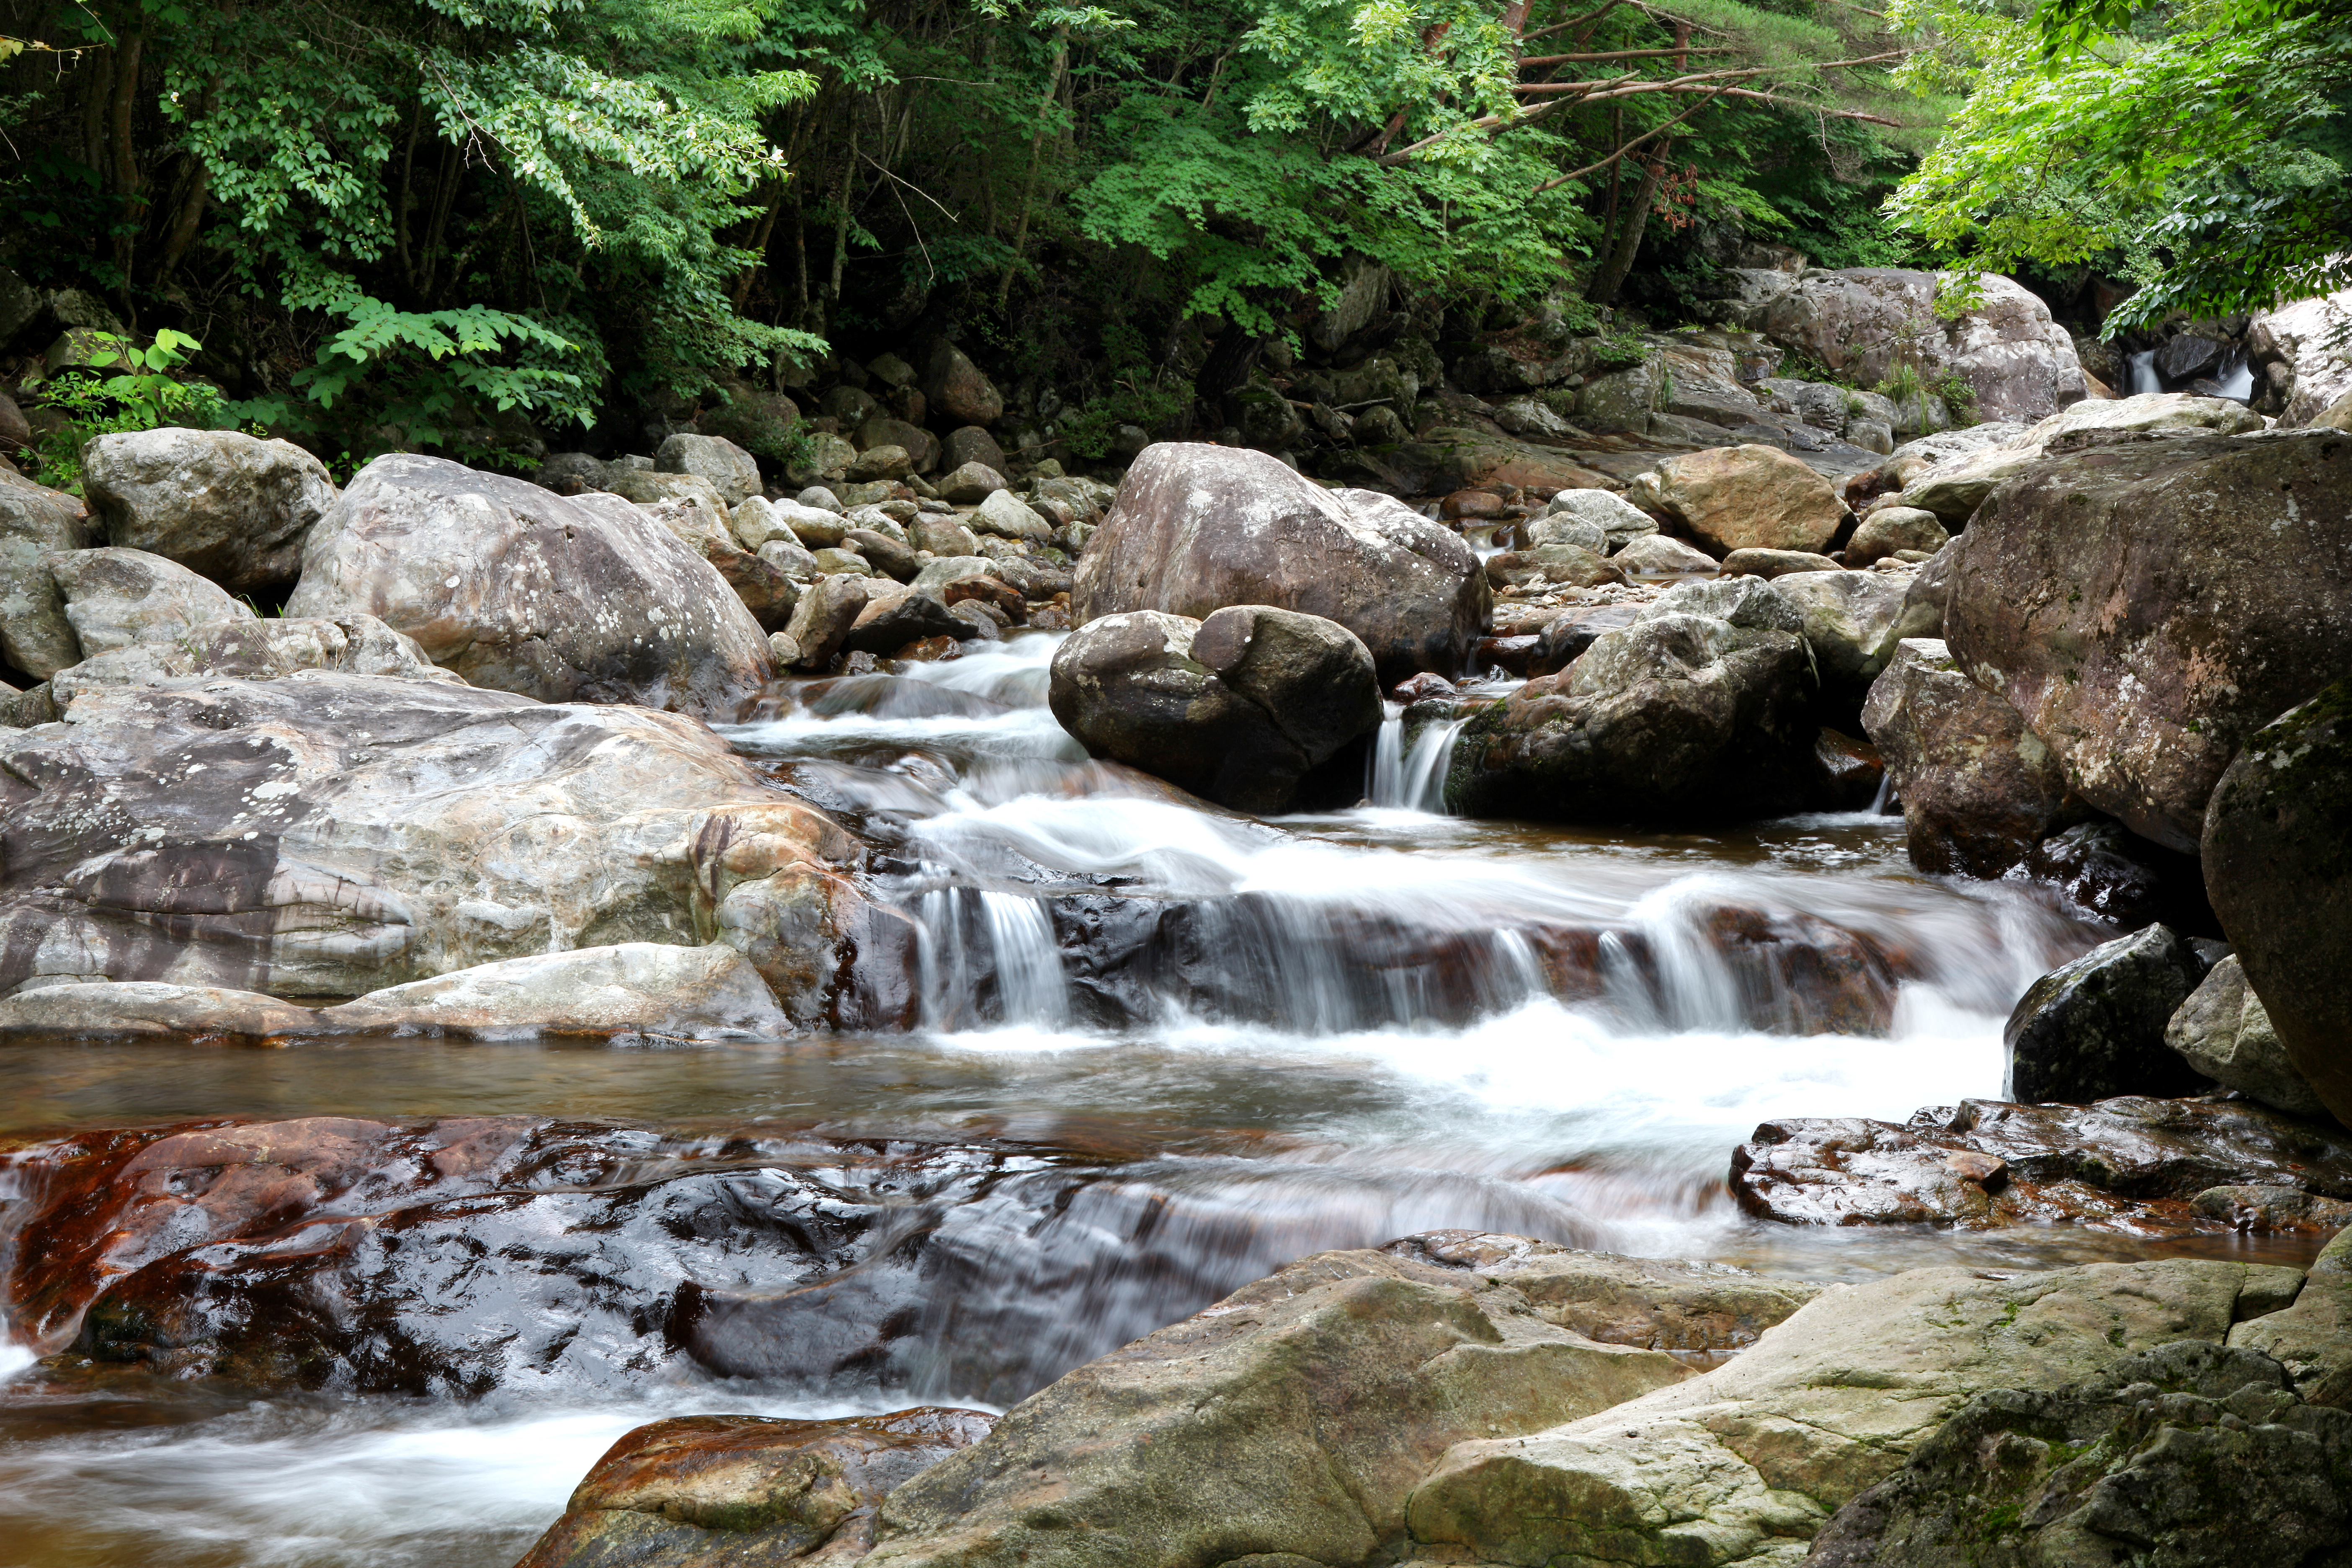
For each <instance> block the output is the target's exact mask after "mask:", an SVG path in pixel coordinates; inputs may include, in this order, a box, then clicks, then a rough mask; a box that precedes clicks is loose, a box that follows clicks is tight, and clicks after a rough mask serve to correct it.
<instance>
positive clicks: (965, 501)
mask: <svg viewBox="0 0 2352 1568" xmlns="http://www.w3.org/2000/svg"><path fill="white" fill-rule="evenodd" d="M1004 487H1005V479H1004V470H1003V469H1002V468H992V467H991V466H990V465H988V464H986V463H982V462H978V461H973V462H967V463H960V464H958V465H957V466H956V467H955V468H952V469H950V470H949V472H948V474H947V475H946V477H945V478H943V479H940V482H939V485H938V487H937V488H938V489H939V492H940V500H946V501H952V502H954V503H955V504H956V505H958V506H977V505H979V504H980V503H981V502H982V501H984V500H987V499H988V498H989V497H991V496H992V495H994V494H996V493H997V492H998V491H1000V490H1003V489H1004ZM1008 493H1009V492H1008ZM937 521H941V522H946V521H949V520H947V519H944V518H942V519H939V520H937Z"/></svg>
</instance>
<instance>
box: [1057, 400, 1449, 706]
mask: <svg viewBox="0 0 2352 1568" xmlns="http://www.w3.org/2000/svg"><path fill="white" fill-rule="evenodd" d="M1491 603H1492V595H1491V594H1490V592H1489V590H1488V588H1487V585H1486V574H1485V572H1484V571H1483V570H1481V568H1480V564H1479V561H1478V557H1477V556H1476V554H1475V553H1474V552H1472V550H1471V549H1470V547H1469V546H1468V545H1467V544H1465V543H1464V542H1462V539H1461V536H1460V535H1458V534H1456V533H1454V531H1451V530H1450V529H1447V528H1444V527H1443V526H1442V525H1440V524H1438V523H1434V522H1432V521H1429V520H1428V519H1427V518H1424V517H1423V516H1422V515H1421V514H1420V513H1419V512H1416V511H1414V510H1412V509H1411V508H1410V507H1407V506H1406V505H1405V504H1404V503H1403V502H1402V501H1400V500H1395V499H1394V498H1393V497H1391V496H1384V495H1379V494H1375V493H1373V492H1371V491H1369V490H1346V489H1342V490H1327V489H1323V488H1322V487H1321V486H1319V485H1317V484H1315V483H1314V482H1313V481H1311V480H1309V479H1303V478H1301V477H1300V476H1299V475H1298V474H1297V473H1296V472H1295V471H1293V470H1292V469H1290V468H1286V467H1284V466H1283V465H1282V464H1281V463H1279V462H1276V460H1275V459H1274V458H1270V457H1268V456H1266V455H1265V453H1263V452H1252V451H1244V450H1238V449H1234V448H1231V447H1210V446H1203V445H1199V444H1195V443H1184V442H1161V443H1160V444H1159V445H1156V446H1153V447H1147V448H1146V449H1145V450H1144V452H1143V454H1142V456H1140V457H1139V458H1137V459H1136V460H1135V464H1134V466H1133V467H1132V468H1129V469H1128V473H1127V479H1126V482H1125V483H1123V484H1122V485H1120V487H1119V491H1118V504H1117V505H1116V506H1114V507H1113V508H1112V509H1111V512H1110V515H1109V516H1108V517H1107V518H1106V519H1104V521H1103V524H1102V527H1101V529H1100V531H1097V533H1096V534H1095V536H1094V537H1093V538H1092V539H1091V540H1089V541H1088V542H1087V550H1086V554H1085V556H1084V557H1083V558H1082V559H1081V560H1080V561H1079V563H1078V569H1077V575H1076V585H1075V586H1074V587H1073V589H1072V590H1071V606H1072V609H1073V610H1074V611H1075V613H1076V615H1077V616H1078V618H1079V619H1080V621H1081V622H1084V621H1091V620H1095V619H1097V618H1099V617H1101V616H1112V615H1119V614H1123V613H1126V612H1129V611H1135V610H1152V611H1161V612H1165V613H1167V614H1170V615H1175V616H1186V617H1190V618H1194V619H1205V618H1206V617H1207V616H1210V615H1212V614H1213V613H1214V612H1215V611H1218V610H1221V609H1223V608H1225V607H1227V606H1228V605H1270V606H1273V607H1275V608H1277V609H1285V610H1295V611H1297V612H1299V613H1301V614H1305V615H1310V616H1321V617H1322V618H1324V619H1326V620H1330V621H1336V622H1338V623H1339V625H1340V626H1345V627H1347V628H1348V630H1349V631H1350V632H1353V633H1354V634H1355V635H1356V637H1358V638H1359V639H1360V640H1361V641H1362V643H1363V644H1364V646H1365V647H1368V648H1370V650H1371V654H1372V659H1373V662H1374V664H1375V665H1377V666H1378V668H1379V672H1380V679H1381V682H1382V684H1383V685H1393V684H1395V683H1396V682H1397V681H1400V680H1402V679H1405V678H1406V677H1407V676H1410V675H1412V674H1413V673H1415V672H1416V671H1419V670H1423V669H1429V670H1434V671H1436V672H1437V673H1438V674H1440V675H1444V676H1453V675H1455V674H1458V673H1459V672H1460V671H1461V670H1462V669H1463V668H1464V667H1465V664H1466V663H1467V661H1468V659H1469V657H1470V650H1471V647H1473V645H1475V643H1476V641H1477V639H1478V637H1479V636H1480V634H1481V632H1482V631H1483V630H1484V628H1485V625H1486V616H1487V612H1488V609H1489V607H1490V605H1491Z"/></svg>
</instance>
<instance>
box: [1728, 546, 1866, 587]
mask: <svg viewBox="0 0 2352 1568" xmlns="http://www.w3.org/2000/svg"><path fill="white" fill-rule="evenodd" d="M1838 569H1839V568H1838V563H1836V562H1834V561H1832V560H1831V559H1830V558H1829V557H1828V556H1826V555H1815V554H1814V553H1812V552H1811V551H1808V550H1758V549H1755V548H1752V547H1750V548H1748V549H1744V550H1735V551H1733V552H1731V553H1730V554H1728V555H1727V556H1725V557H1724V558H1723V574H1724V575H1725V576H1727V577H1761V578H1764V579H1765V580H1766V581H1768V582H1769V581H1770V580H1771V579H1772V578H1775V577H1786V576H1788V575H1790V574H1792V573H1797V572H1835V571H1837V570H1838Z"/></svg>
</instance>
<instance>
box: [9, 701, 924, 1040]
mask: <svg viewBox="0 0 2352 1568" xmlns="http://www.w3.org/2000/svg"><path fill="white" fill-rule="evenodd" d="M92 801H103V802H105V803H106V809H105V810H103V811H100V812H93V811H91V809H90V804H89V803H91V802H92ZM0 813H5V816H6V818H7V820H8V823H9V834H10V837H9V843H10V852H9V857H8V861H7V864H6V867H5V872H0V991H5V990H6V989H8V988H12V987H14V986H16V985H17V984H20V983H22V982H25V981H27V980H34V979H38V978H41V977H44V976H67V977H72V978H85V979H86V978H93V977H98V976H103V977H104V978H106V979H109V980H118V981H164V982H169V983H172V984H186V985H205V986H218V987H223V988H226V989H232V990H238V991H255V992H262V993H266V994H275V995H280V996H353V995H359V994H364V993H368V992H373V991H377V990H380V989H382V988H383V987H385V986H388V985H395V984H404V983H405V982H408V981H412V980H421V979H426V978H429V977H431V976H434V975H438V974H446V973H449V972H451V971H455V970H463V969H469V968H472V967H473V966H475V965H477V964H481V963H495V962H497V961H499V960H502V959H509V958H520V957H523V956H526V955H530V954H538V953H548V952H565V951H567V950H570V949H574V948H583V947H602V946H608V945H610V944H614V943H620V942H672V943H677V942H686V943H692V942H696V941H698V940H701V939H700V938H698V935H697V933H698V932H715V933H716V934H717V935H718V937H719V940H721V941H724V942H728V943H729V944H730V945H731V946H734V947H736V948H737V949H739V950H740V951H741V952H744V953H745V955H746V956H747V957H749V958H750V959H751V961H752V963H754V965H755V966H757V967H758V968H759V969H760V971H761V974H762V975H763V977H764V978H765V979H766V980H767V981H768V983H769V985H770V986H771V988H772V990H773V992H774V994H775V995H776V997H777V1000H778V1002H779V1004H780V1005H782V1007H783V1008H784V1009H785V1010H786V1012H787V1013H789V1014H790V1015H791V1016H793V1018H794V1019H796V1020H798V1021H801V1022H803V1023H813V1022H815V1021H817V1020H819V1019H822V1018H824V1017H827V1016H830V1015H832V1014H835V1013H838V1012H839V1011H840V1009H841V1008H842V1006H844V1005H845V998H847V997H848V996H850V995H851V994H854V993H855V991H856V986H857V985H858V984H864V982H860V981H856V979H855V978H854V976H855V973H856V972H857V971H860V970H863V969H864V968H866V965H867V964H868V963H884V962H885V958H884V955H883V954H882V953H881V952H868V953H866V955H865V957H863V958H861V959H860V960H859V961H858V962H856V963H852V964H851V966H850V970H849V971H847V972H845V971H844V970H843V968H842V961H843V959H844V957H845V952H844V947H845V944H846V943H847V942H848V941H849V938H850V935H851V933H852V932H855V931H860V930H862V929H864V926H863V922H865V921H866V920H867V918H868V911H867V906H866V900H865V898H864V896H863V895H862V894H861V893H860V892H858V890H857V889H856V887H855V885H854V884H853V883H852V882H851V881H849V879H848V878H847V875H846V873H847V870H848V868H850V867H851V866H852V865H854V864H855V862H856V858H857V857H858V854H859V850H858V847H857V846H856V843H855V841H854V840H852V839H851V838H850V837H848V835H847V834H845V832H843V831H842V829H841V828H840V827H838V826H836V825H835V824H834V823H833V822H832V821H830V820H829V819H827V818H825V817H824V816H821V815H819V814H818V813H816V812H815V811H814V810H812V809H811V808H809V807H807V806H805V805H801V804H799V803H798V802H796V801H794V800H793V798H792V797H790V796H788V795H784V794H782V792H781V791H779V790H778V789H777V788H776V787H775V786H774V785H772V784H770V783H769V782H768V781H767V780H766V779H765V778H764V777H763V776H762V775H761V774H760V773H758V772H757V771H756V770H755V769H754V768H752V767H751V765H750V764H749V763H745V762H744V761H742V760H741V759H740V758H738V757H736V756H735V755H734V754H733V753H732V752H730V750H729V748H728V747H727V745H726V744H725V742H721V741H720V740H719V738H718V737H717V736H716V735H714V734H712V733H711V732H710V731H709V729H708V728H707V727H706V726H704V725H702V724H699V723H698V722H695V721H690V720H686V719H682V718H678V717H676V716H672V715H665V714H659V713H655V712H651V711H648V710H644V709H637V708H625V707H602V706H597V705H592V704H581V705H576V706H549V705H542V704H540V703H536V702H533V701H531V700H529V699H527V698H521V697H515V696H511V695H509V694H506V693H502V692H492V691H482V690H479V689H473V688H469V687H463V686H457V685H445V684H442V683H439V682H434V681H424V680H404V679H387V678H383V677H377V676H359V675H342V674H334V673H330V672H326V671H312V672H306V673H303V674H299V675H294V676H289V677H286V678H284V679H277V680H268V681H248V680H226V679H195V680H184V681H176V682H168V683H165V684H163V685H155V686H124V687H101V688H96V689H87V690H85V691H83V692H82V693H81V694H80V695H79V696H78V697H77V698H76V699H75V700H74V711H73V722H72V723H70V724H68V725H63V726H56V725H52V726H45V727H44V728H42V729H38V730H19V731H0Z"/></svg>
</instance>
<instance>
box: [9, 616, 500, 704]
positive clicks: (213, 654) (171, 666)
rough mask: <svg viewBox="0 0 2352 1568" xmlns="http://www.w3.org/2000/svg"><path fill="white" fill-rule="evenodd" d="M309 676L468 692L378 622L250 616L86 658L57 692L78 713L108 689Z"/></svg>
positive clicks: (56, 685)
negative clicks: (91, 695) (377, 679)
mask: <svg viewBox="0 0 2352 1568" xmlns="http://www.w3.org/2000/svg"><path fill="white" fill-rule="evenodd" d="M237 607H238V609H239V610H240V611H241V610H243V608H244V606H243V605H239V606H237ZM301 669H331V670H335V671H338V672H340V673H342V674H345V675H384V676H394V677H397V678H399V679H406V680H437V681H442V682H446V684H449V685H452V686H457V685H462V684H464V683H463V682H462V681H460V680H459V679H457V676H456V675H454V674H452V673H451V672H450V671H448V670H446V669H443V668H440V667H439V666H438V665H436V664H435V663H433V661H432V660H430V659H428V658H425V650H424V649H423V648H421V647H417V646H416V642H415V638H413V637H403V636H401V634H400V633H398V632H396V631H394V630H393V629H392V628H391V627H390V626H385V625H384V624H383V622H382V621H380V620H377V619H376V618H375V617H374V616H344V617H343V618H342V619H341V620H332V621H330V620H319V619H305V618H302V617H299V616H292V617H286V616H271V617H266V618H265V617H261V616H252V615H245V614H240V615H236V616H230V617H227V618H226V619H223V620H217V621H206V622H205V623H204V624H203V625H201V626H188V627H186V628H184V629H183V630H180V631H178V632H177V633H176V634H175V635H173V637H171V638H170V639H169V640H168V641H154V642H141V643H133V644H131V646H129V647H118V648H114V649H111V650H110V651H109V652H106V653H101V654H99V655H97V656H96V657H94V658H86V659H84V660H82V661H81V662H80V663H79V664H77V665H72V666H69V667H68V668H65V669H61V670H59V671H58V673H57V674H56V676H54V677H53V678H52V679H51V683H50V684H51V686H52V689H54V690H55V692H56V700H57V701H58V705H59V706H60V707H62V708H70V707H72V706H73V704H74V702H75V700H77V699H78V698H79V696H80V695H81V694H82V693H83V692H85V691H88V690H90V689H94V688H97V687H101V686H154V685H159V684H161V683H163V682H164V681H168V680H175V679H181V678H183V677H186V676H215V677H217V676H230V677H234V678H236V679H239V680H275V679H278V677H279V676H281V675H291V674H293V673H294V672H295V671H297V670H301Z"/></svg>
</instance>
